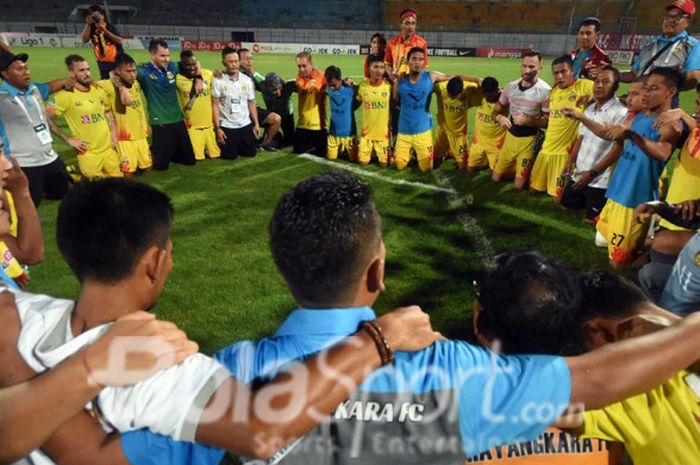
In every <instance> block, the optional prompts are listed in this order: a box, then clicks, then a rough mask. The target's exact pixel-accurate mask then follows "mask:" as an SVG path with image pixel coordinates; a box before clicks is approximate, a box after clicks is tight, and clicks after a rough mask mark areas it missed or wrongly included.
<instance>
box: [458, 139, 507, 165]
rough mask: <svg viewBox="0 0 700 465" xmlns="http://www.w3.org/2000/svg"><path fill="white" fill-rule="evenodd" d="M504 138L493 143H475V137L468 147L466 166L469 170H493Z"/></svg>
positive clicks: (481, 141)
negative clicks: (487, 168)
mask: <svg viewBox="0 0 700 465" xmlns="http://www.w3.org/2000/svg"><path fill="white" fill-rule="evenodd" d="M504 141H505V137H502V138H500V139H497V140H494V141H486V140H480V141H477V139H476V136H475V137H474V140H473V141H472V145H471V147H469V162H468V163H467V166H469V167H470V168H486V166H488V167H489V168H491V169H493V167H494V166H495V165H496V158H498V153H499V152H500V151H501V149H502V148H503V142H504Z"/></svg>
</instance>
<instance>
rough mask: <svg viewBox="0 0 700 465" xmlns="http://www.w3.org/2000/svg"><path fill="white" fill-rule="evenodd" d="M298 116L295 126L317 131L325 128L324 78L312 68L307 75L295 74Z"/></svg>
mask: <svg viewBox="0 0 700 465" xmlns="http://www.w3.org/2000/svg"><path fill="white" fill-rule="evenodd" d="M296 84H297V92H298V93H299V117H298V119H297V128H299V129H308V130H312V131H319V130H321V129H325V128H326V90H325V89H326V78H325V76H324V75H323V73H322V72H320V71H319V70H317V69H314V70H313V71H312V72H311V74H310V75H309V76H308V77H302V76H301V75H298V76H297V79H296Z"/></svg>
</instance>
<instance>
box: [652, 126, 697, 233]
mask: <svg viewBox="0 0 700 465" xmlns="http://www.w3.org/2000/svg"><path fill="white" fill-rule="evenodd" d="M694 199H700V128H695V129H693V130H692V131H691V133H690V135H689V136H688V140H687V141H686V142H685V145H683V149H681V154H680V158H679V159H678V164H677V165H676V168H675V169H674V170H673V176H672V177H671V184H670V185H669V188H668V194H667V195H666V201H667V202H668V203H674V204H675V203H681V202H683V201H684V200H694ZM659 224H660V225H661V226H663V227H665V228H668V229H671V230H674V231H676V230H682V229H683V228H680V227H678V226H675V225H673V224H671V223H669V222H668V221H666V220H661V222H660V223H659Z"/></svg>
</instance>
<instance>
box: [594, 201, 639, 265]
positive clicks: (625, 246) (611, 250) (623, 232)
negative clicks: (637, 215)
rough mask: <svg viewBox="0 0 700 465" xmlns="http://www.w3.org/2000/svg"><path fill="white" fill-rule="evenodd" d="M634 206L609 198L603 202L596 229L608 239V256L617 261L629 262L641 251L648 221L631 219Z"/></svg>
mask: <svg viewBox="0 0 700 465" xmlns="http://www.w3.org/2000/svg"><path fill="white" fill-rule="evenodd" d="M633 213H634V208H629V207H625V206H624V205H620V204H619V203H617V202H614V201H612V200H610V199H608V200H607V202H605V207H603V211H602V212H600V218H599V219H598V223H597V224H596V229H597V230H598V232H600V233H601V234H602V235H603V236H605V238H606V239H607V240H608V258H610V260H612V261H613V262H617V263H630V262H632V261H633V260H634V259H635V258H637V255H639V253H640V252H641V251H642V248H643V246H644V240H645V239H646V236H647V230H648V229H649V221H647V222H645V223H644V224H639V223H637V222H635V221H634V220H633Z"/></svg>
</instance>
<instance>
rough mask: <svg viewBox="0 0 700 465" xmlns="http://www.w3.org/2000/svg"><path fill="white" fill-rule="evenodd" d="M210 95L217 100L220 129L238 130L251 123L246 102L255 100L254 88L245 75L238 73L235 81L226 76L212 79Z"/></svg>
mask: <svg viewBox="0 0 700 465" xmlns="http://www.w3.org/2000/svg"><path fill="white" fill-rule="evenodd" d="M211 95H212V97H214V98H217V99H219V108H220V109H221V111H220V115H221V116H220V123H221V127H224V128H227V129H238V128H242V127H245V126H248V125H249V124H250V123H251V122H252V121H251V119H250V110H249V109H248V102H249V101H251V100H255V86H254V85H253V80H252V79H251V78H249V77H248V76H246V75H245V74H243V73H241V72H239V73H238V78H237V79H233V78H231V76H229V75H228V74H224V75H223V76H221V77H220V78H217V79H214V82H213V84H212V90H211Z"/></svg>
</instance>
